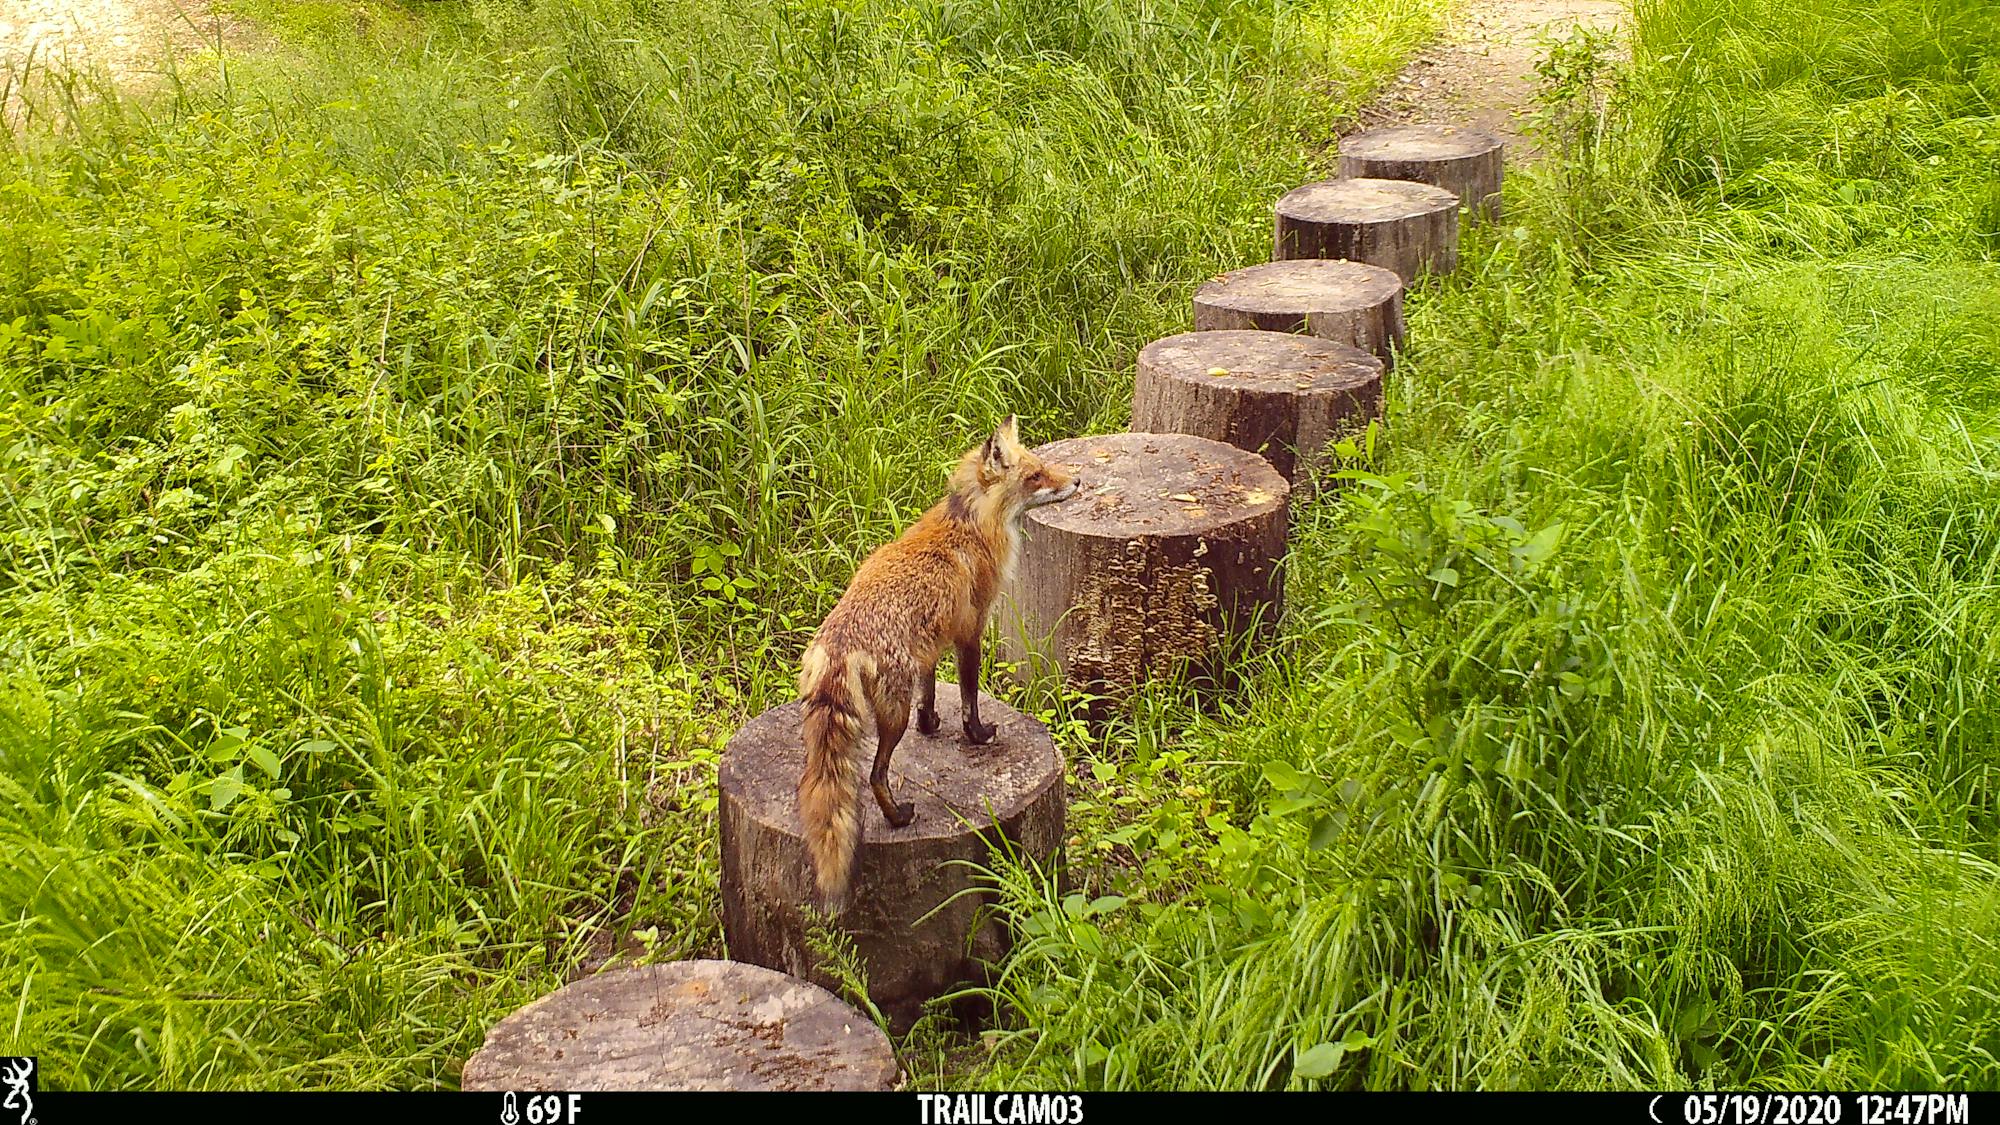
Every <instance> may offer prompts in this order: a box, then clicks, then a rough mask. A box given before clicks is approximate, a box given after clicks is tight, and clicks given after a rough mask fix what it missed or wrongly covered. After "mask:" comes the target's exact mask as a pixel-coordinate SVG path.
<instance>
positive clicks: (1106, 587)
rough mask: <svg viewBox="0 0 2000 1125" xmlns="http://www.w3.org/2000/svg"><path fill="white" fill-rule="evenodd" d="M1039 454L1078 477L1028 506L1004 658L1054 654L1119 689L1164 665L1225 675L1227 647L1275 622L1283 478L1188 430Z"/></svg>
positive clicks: (1074, 677)
mask: <svg viewBox="0 0 2000 1125" xmlns="http://www.w3.org/2000/svg"><path fill="white" fill-rule="evenodd" d="M1035 452H1036V454H1037V455H1039V456H1040V457H1042V458H1043V459H1044V460H1047V461H1051V462H1054V463H1055V464H1058V465H1062V466H1064V467H1065V468H1068V469H1070V470H1072V471H1074V472H1075V473H1076V474H1077V480H1078V485H1079V487H1078V492H1077V495H1076V496H1075V497H1074V498H1073V499H1070V500H1067V501H1065V502H1063V503H1061V504H1051V505H1049V506H1047V507H1043V508H1036V509H1034V510H1032V511H1030V512H1029V513H1028V517H1027V519H1028V523H1029V524H1030V527H1029V528H1028V533H1027V534H1026V535H1025V536H1023V540H1022V544H1021V559H1020V563H1019V568H1018V574H1017V577H1016V579H1015V585H1014V596H1013V602H1012V604H1011V605H1002V606H1001V608H1000V611H999V614H1000V618H1001V630H1002V643H1003V647H1004V648H1005V649H1006V650H1007V652H1008V654H1009V656H1010V657H1011V658H1013V659H1024V658H1031V657H1034V656H1041V655H1046V656H1047V657H1049V658H1051V659H1053V661H1054V663H1055V665H1056V667H1057V668H1059V669H1060V670H1061V672H1062V675H1063V679H1064V681H1065V682H1066V683H1067V684H1068V685H1069V686H1071V687H1073V688H1076V689H1078V690H1080V691H1084V692H1087V693H1089V694H1091V695H1095V696H1101V697H1106V698H1109V699H1112V700H1119V699H1123V698H1124V697H1126V696H1128V695H1129V694H1130V692H1131V690H1132V689H1133V688H1135V687H1137V686H1138V685H1139V684H1141V683H1143V682H1145V681H1147V680H1149V679H1153V678H1158V677H1167V676H1176V675H1180V676H1186V677H1187V678H1188V679H1190V680H1193V681H1195V682H1198V683H1206V684H1209V685H1221V684H1225V683H1226V682H1227V677H1226V673H1227V671H1228V669H1227V658H1228V656H1229V655H1231V649H1232V648H1233V647H1234V646H1235V645H1236V644H1238V643H1241V642H1244V641H1251V640H1255V639H1257V638H1258V637H1260V636H1262V635H1263V634H1264V633H1266V632H1267V631H1268V630H1270V628H1271V627H1272V626H1273V625H1275V624H1276V620H1277V617H1278V614H1279V611H1280V609H1281V607H1282V604H1283V589H1284V588H1283V581H1282V576H1281V574H1280V572H1279V567H1278V564H1279V560H1280V559H1281V558H1283V556H1284V553H1285V531H1286V527H1287V523H1288V517H1289V514H1290V508H1289V498H1290V493H1291V486H1290V485H1289V484H1288V483H1287V482H1286V480H1285V478H1284V477H1283V476H1282V475H1280V474H1279V473H1278V471H1277V470H1276V469H1274V468H1272V467H1271V463H1270V462H1269V461H1266V460H1265V459H1264V458H1262V457H1260V456H1258V455H1256V454H1254V453H1250V452H1246V451H1244V450H1241V449H1238V448H1236V447H1235V446H1233V445H1228V444H1225V443H1223V442H1219V441H1211V440H1209V439H1208V438H1203V437H1193V436H1190V435H1187V434H1148V433H1123V434H1105V435H1102V436H1099V437H1081V438H1070V439H1068V440H1065V441H1058V442H1052V443H1050V444H1048V445H1044V446H1041V447H1040V448H1038V449H1037V450H1035ZM1045 638H1046V641H1044V639H1045Z"/></svg>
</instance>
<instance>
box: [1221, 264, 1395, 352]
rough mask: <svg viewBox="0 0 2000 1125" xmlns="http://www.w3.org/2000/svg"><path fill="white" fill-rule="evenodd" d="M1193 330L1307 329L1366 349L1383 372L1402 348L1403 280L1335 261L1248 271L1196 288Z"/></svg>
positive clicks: (1375, 269)
mask: <svg viewBox="0 0 2000 1125" xmlns="http://www.w3.org/2000/svg"><path fill="white" fill-rule="evenodd" d="M1194 326H1195V330H1196V331H1199V332H1216V331H1222V330H1225V329H1231V328H1259V329H1263V330H1264V331H1266V332H1308V333H1311V334H1312V335H1314V336H1319V337H1323V338H1325V339H1328V340H1332V341H1334V342H1335V343H1340V344H1347V345H1349V346H1352V347H1356V348H1360V349H1361V350H1362V351H1364V352H1371V353H1373V354H1374V355H1375V356H1376V357H1377V358H1378V359H1380V360H1381V361H1382V366H1383V368H1384V369H1385V370H1387V369H1389V368H1391V367H1393V366H1394V365H1395V362H1396V350H1397V349H1398V348H1401V347H1402V346H1403V280H1402V279H1401V278H1399V277H1397V276H1396V274H1395V271H1393V270H1386V269H1383V268H1382V267H1380V266H1370V265H1363V264H1362V263H1360V262H1343V261H1339V260H1334V259H1318V258H1307V259H1301V260H1299V261H1290V262H1269V263H1266V264H1264V265H1261V266H1250V267H1248V268H1246V269H1240V270H1235V271H1232V272H1230V273H1225V274H1223V275H1222V276H1220V277H1217V278H1215V279H1213V280H1211V281H1207V282H1204V283H1203V284H1202V286H1201V288H1200V289H1198V290H1196V291H1195V295H1194Z"/></svg>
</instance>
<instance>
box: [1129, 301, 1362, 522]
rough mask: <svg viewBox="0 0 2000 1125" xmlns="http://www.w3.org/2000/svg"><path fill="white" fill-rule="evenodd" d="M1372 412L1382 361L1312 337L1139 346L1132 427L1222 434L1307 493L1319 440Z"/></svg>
mask: <svg viewBox="0 0 2000 1125" xmlns="http://www.w3.org/2000/svg"><path fill="white" fill-rule="evenodd" d="M1381 416H1382V361H1381V360H1379V359H1377V358H1375V357H1374V356H1372V355H1369V354H1368V353H1367V352H1364V351H1362V350H1360V349H1359V348H1355V347H1350V346H1349V345H1347V344H1342V343H1337V342H1335V341H1333V340H1322V339H1318V338H1316V337H1312V336H1296V335H1292V334H1289V333H1284V332H1262V331H1258V330H1255V329H1241V330H1231V331H1221V332H1184V333H1182V334H1180V335H1178V336H1168V337H1167V338H1165V339H1163V340H1155V341H1153V342H1152V343H1150V344H1147V345H1146V346H1145V348H1143V349H1141V350H1140V352H1139V376H1138V379H1137V381H1136V382H1135V383H1134V385H1133V388H1132V428H1133V429H1134V430H1136V431H1141V432H1146V433H1160V434H1165V433H1175V434H1193V435H1195V436H1196V437H1205V438H1213V439H1215V440H1216V441H1226V442H1228V443H1229V444H1231V445H1233V446H1235V447H1237V448H1238V449H1245V450H1249V451H1250V452H1252V453H1255V454H1258V455H1259V456H1261V457H1263V458H1264V459H1265V460H1267V461H1269V462H1270V463H1271V467H1272V468H1274V469H1276V470H1278V473H1279V475H1281V476H1283V477H1284V478H1285V479H1286V480H1287V481H1288V482H1290V484H1291V486H1292V490H1293V493H1294V494H1295V495H1308V494H1311V493H1312V492H1314V491H1317V488H1318V481H1319V474H1320V470H1321V469H1322V468H1324V466H1325V464H1326V447H1327V446H1328V445H1329V444H1330V443H1331V442H1333V441H1334V440H1335V439H1336V438H1338V437H1340V436H1341V435H1342V434H1346V433H1352V432H1354V431H1356V430H1360V429H1365V428H1366V427H1367V425H1368V422H1369V420H1371V419H1374V418H1380V417H1381Z"/></svg>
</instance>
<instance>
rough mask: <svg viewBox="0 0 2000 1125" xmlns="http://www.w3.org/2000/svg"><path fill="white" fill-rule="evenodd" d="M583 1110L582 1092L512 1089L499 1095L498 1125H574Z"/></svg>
mask: <svg viewBox="0 0 2000 1125" xmlns="http://www.w3.org/2000/svg"><path fill="white" fill-rule="evenodd" d="M582 1110H583V1095H582V1094H527V1095H524V1096H521V1097H519V1098H517V1097H516V1096H515V1094H514V1092H513V1091H512V1090H509V1091H508V1092H507V1093H505V1094H503V1095H501V1098H500V1125H524V1123H525V1125H576V1120H577V1114H578V1113H580V1112H582Z"/></svg>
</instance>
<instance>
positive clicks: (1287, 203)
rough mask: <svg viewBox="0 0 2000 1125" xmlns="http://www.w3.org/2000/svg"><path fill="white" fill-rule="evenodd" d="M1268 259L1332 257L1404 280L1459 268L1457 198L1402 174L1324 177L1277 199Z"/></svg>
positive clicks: (1406, 281)
mask: <svg viewBox="0 0 2000 1125" xmlns="http://www.w3.org/2000/svg"><path fill="white" fill-rule="evenodd" d="M1276 212H1277V249H1276V252H1275V253H1273V254H1272V258H1274V259H1275V260H1278V261H1289V260H1291V259H1295V258H1339V259H1345V260H1347V261H1350V262H1366V263H1368V264H1369V265H1376V266H1381V267H1383V268H1384V269H1390V270H1394V271H1396V276H1398V277H1400V278H1402V279H1403V284H1404V285H1409V284H1411V283H1413V282H1415V281H1416V279H1417V278H1418V277H1420V276H1422V275H1424V274H1447V273H1450V272H1451V271H1452V270H1454V269H1456V268H1458V196H1456V195H1454V194H1453V193H1451V192H1448V191H1446V190H1444V189H1443V188H1436V187H1432V186H1430V185H1429V184H1417V183H1411V182H1409V181H1408V180H1325V181H1322V182H1320V183H1316V184H1307V185H1305V186H1304V187H1298V188H1293V189H1292V190H1291V191H1289V192H1286V193H1285V195H1284V196H1283V197H1282V198H1280V199H1279V200H1278V203H1277V207H1276Z"/></svg>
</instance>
